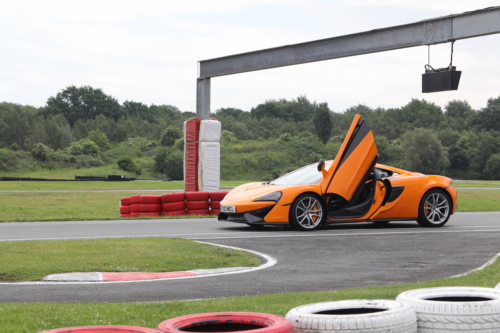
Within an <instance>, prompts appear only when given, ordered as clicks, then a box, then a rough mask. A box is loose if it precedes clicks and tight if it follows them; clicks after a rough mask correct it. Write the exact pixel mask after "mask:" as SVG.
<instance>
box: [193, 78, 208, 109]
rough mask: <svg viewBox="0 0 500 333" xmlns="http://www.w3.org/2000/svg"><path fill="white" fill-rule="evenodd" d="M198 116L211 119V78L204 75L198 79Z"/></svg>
mask: <svg viewBox="0 0 500 333" xmlns="http://www.w3.org/2000/svg"><path fill="white" fill-rule="evenodd" d="M196 116H197V117H199V118H201V119H210V78H209V77H202V78H198V79H197V80H196Z"/></svg>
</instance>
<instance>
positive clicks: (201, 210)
mask: <svg viewBox="0 0 500 333" xmlns="http://www.w3.org/2000/svg"><path fill="white" fill-rule="evenodd" d="M209 197H210V194H209V193H208V192H204V191H199V192H186V208H187V210H186V214H187V215H210V209H209V207H210V206H209V202H208V199H209Z"/></svg>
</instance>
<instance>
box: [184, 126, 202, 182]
mask: <svg viewBox="0 0 500 333" xmlns="http://www.w3.org/2000/svg"><path fill="white" fill-rule="evenodd" d="M200 122H201V119H200V118H197V117H193V118H190V119H188V120H186V121H185V122H184V191H198V151H199V149H198V141H199V138H200Z"/></svg>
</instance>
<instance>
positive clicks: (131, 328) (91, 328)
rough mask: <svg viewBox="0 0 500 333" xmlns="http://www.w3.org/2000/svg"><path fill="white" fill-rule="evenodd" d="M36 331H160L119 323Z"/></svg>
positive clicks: (147, 332)
mask: <svg viewBox="0 0 500 333" xmlns="http://www.w3.org/2000/svg"><path fill="white" fill-rule="evenodd" d="M38 333H162V332H161V331H159V330H158V329H153V328H147V327H138V326H120V325H100V326H79V327H66V328H56V329H53V330H48V331H43V332H38Z"/></svg>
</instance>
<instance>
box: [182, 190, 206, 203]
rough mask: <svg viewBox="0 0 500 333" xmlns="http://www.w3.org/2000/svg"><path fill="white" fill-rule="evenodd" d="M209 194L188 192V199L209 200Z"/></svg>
mask: <svg viewBox="0 0 500 333" xmlns="http://www.w3.org/2000/svg"><path fill="white" fill-rule="evenodd" d="M209 196H210V194H209V193H208V192H202V191H200V192H186V201H207V200H208V197H209Z"/></svg>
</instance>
